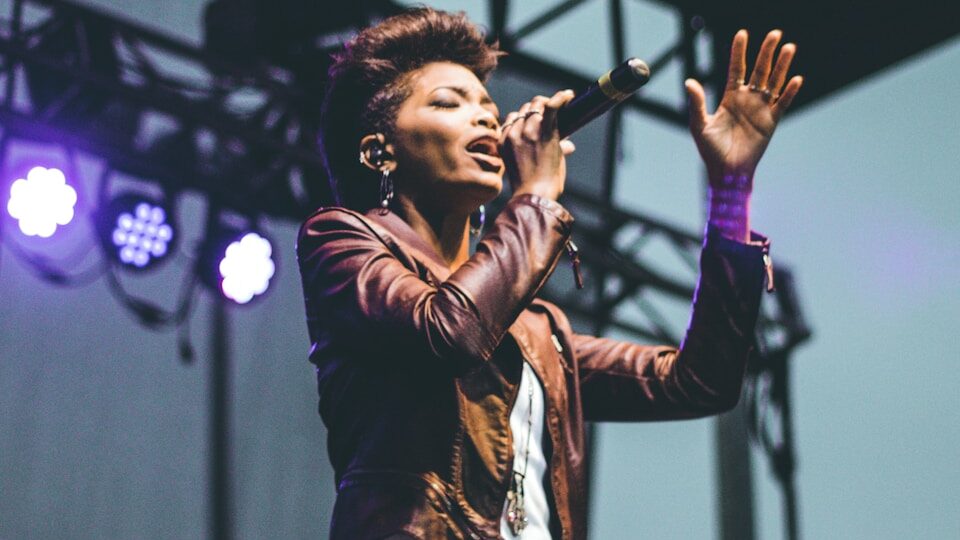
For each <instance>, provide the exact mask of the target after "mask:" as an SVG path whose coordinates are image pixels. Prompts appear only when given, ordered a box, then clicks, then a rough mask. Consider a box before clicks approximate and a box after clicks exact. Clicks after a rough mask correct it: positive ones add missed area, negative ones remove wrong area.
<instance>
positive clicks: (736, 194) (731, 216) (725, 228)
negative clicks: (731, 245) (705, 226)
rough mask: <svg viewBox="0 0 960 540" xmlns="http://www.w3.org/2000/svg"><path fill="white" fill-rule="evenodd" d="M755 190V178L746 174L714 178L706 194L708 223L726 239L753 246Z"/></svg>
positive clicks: (712, 177)
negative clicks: (752, 213)
mask: <svg viewBox="0 0 960 540" xmlns="http://www.w3.org/2000/svg"><path fill="white" fill-rule="evenodd" d="M718 176H719V175H718ZM752 187H753V180H752V177H751V176H749V175H746V174H725V175H722V176H720V177H719V178H715V177H714V175H711V178H710V186H709V188H708V194H707V196H708V214H707V222H708V223H709V224H710V225H712V226H713V227H715V228H716V229H717V230H718V231H720V234H722V235H723V236H725V237H726V238H729V239H731V240H735V241H737V242H743V243H748V242H750V193H751V189H752Z"/></svg>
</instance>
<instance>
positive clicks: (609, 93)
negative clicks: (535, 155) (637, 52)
mask: <svg viewBox="0 0 960 540" xmlns="http://www.w3.org/2000/svg"><path fill="white" fill-rule="evenodd" d="M648 80H650V68H649V67H648V66H647V64H646V63H644V61H643V60H640V59H639V58H630V59H629V60H627V61H626V62H624V63H622V64H620V65H619V66H617V67H615V68H613V69H611V70H610V71H608V72H607V73H605V74H603V75H602V76H600V78H598V79H597V80H596V81H594V82H593V83H591V84H590V86H588V87H587V88H586V89H584V90H583V91H582V92H580V93H578V94H577V95H576V97H574V98H573V100H571V101H570V103H567V105H566V106H564V107H563V108H562V109H560V111H559V112H558V113H557V127H558V129H559V131H560V137H561V138H563V137H567V136H569V135H570V134H571V133H573V132H574V131H576V130H578V129H580V128H581V127H583V126H584V125H585V124H587V123H588V122H590V121H591V120H593V119H594V118H596V117H598V116H600V115H601V114H603V113H605V112H607V111H609V110H610V109H612V108H613V107H615V106H616V105H617V104H618V103H620V102H621V101H623V100H625V99H627V98H628V97H630V96H631V95H632V94H633V93H634V92H636V91H637V90H638V89H639V88H640V87H641V86H643V85H644V84H646V82H647V81H648Z"/></svg>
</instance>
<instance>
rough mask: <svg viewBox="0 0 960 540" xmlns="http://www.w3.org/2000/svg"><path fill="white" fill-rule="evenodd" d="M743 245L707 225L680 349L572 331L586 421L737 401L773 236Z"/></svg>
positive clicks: (656, 415)
mask: <svg viewBox="0 0 960 540" xmlns="http://www.w3.org/2000/svg"><path fill="white" fill-rule="evenodd" d="M755 238H758V239H759V240H760V241H758V242H751V243H750V244H743V243H739V242H735V241H733V240H729V239H727V238H724V237H723V236H721V235H719V234H718V233H717V232H716V231H715V230H712V229H709V230H708V234H707V236H706V240H705V242H704V247H703V250H702V251H701V254H700V279H699V283H698V284H697V288H696V292H695V293H694V298H693V313H692V315H691V317H690V322H689V325H688V327H687V332H686V336H685V338H684V340H683V342H682V344H681V345H680V347H679V349H677V348H675V347H668V346H649V345H637V344H633V343H628V342H621V341H615V340H611V339H605V338H597V337H592V336H585V335H574V336H573V337H572V348H573V352H574V354H575V355H576V358H577V362H578V366H579V367H578V375H579V378H580V394H581V403H582V407H583V414H584V419H585V420H593V421H602V420H611V421H638V420H663V419H681V418H696V417H701V416H705V415H708V414H714V413H718V412H723V411H726V410H729V409H731V408H733V407H734V406H735V405H736V404H737V401H738V400H739V398H740V390H741V386H742V381H743V375H744V371H745V369H746V365H747V361H748V358H749V356H750V354H751V352H752V350H753V344H754V328H755V325H756V321H757V315H758V312H759V306H760V294H761V290H762V285H763V278H764V273H765V272H764V270H765V265H764V262H765V261H764V259H765V255H766V253H767V250H768V247H769V242H767V241H766V239H765V238H763V237H760V236H759V235H755Z"/></svg>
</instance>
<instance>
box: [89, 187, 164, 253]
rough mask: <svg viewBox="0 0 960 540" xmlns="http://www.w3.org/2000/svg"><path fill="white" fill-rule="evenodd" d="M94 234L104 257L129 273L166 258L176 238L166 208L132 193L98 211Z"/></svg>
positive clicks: (113, 199) (120, 197)
mask: <svg viewBox="0 0 960 540" xmlns="http://www.w3.org/2000/svg"><path fill="white" fill-rule="evenodd" d="M97 232H98V234H99V236H100V242H101V244H102V246H103V250H104V251H105V252H106V253H107V255H108V256H110V258H111V259H113V260H115V261H117V262H118V263H120V264H121V265H122V266H124V267H125V268H128V269H130V270H145V269H148V268H153V267H154V266H156V265H157V264H159V263H160V262H161V261H163V260H164V259H166V258H167V256H168V255H169V254H170V253H171V252H172V248H173V245H174V242H175V241H176V236H177V234H176V229H175V227H174V225H173V223H172V216H171V212H170V211H169V208H168V207H167V206H166V205H164V204H163V203H161V202H160V201H157V200H154V199H152V198H150V197H147V196H144V195H139V194H134V193H124V194H121V195H118V196H115V197H113V198H112V199H111V200H110V202H109V203H107V205H106V207H105V208H101V209H100V210H99V211H98V216H97Z"/></svg>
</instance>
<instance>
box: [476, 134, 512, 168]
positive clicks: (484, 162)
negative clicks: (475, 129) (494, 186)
mask: <svg viewBox="0 0 960 540" xmlns="http://www.w3.org/2000/svg"><path fill="white" fill-rule="evenodd" d="M467 153H468V154H470V157H472V158H473V159H474V160H475V161H476V162H477V163H479V164H480V166H481V167H482V168H483V169H484V170H486V171H499V170H500V168H501V167H502V166H503V160H502V159H501V158H500V150H499V148H498V147H497V140H496V139H494V138H493V137H480V138H479V139H477V140H475V141H473V142H471V143H470V144H468V145H467Z"/></svg>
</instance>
